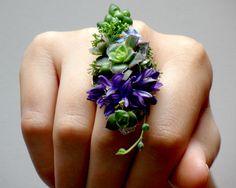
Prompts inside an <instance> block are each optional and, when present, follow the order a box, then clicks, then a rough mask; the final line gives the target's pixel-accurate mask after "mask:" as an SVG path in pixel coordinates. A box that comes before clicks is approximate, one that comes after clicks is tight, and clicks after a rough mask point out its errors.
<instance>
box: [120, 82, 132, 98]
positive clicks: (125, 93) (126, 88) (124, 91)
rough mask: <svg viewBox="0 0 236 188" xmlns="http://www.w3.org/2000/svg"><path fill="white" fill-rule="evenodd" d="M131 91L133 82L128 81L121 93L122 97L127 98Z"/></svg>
mask: <svg viewBox="0 0 236 188" xmlns="http://www.w3.org/2000/svg"><path fill="white" fill-rule="evenodd" d="M131 91H132V86H131V80H130V79H128V80H126V81H125V83H124V84H123V86H122V87H121V89H120V92H121V95H122V96H127V95H128V94H129V93H131Z"/></svg>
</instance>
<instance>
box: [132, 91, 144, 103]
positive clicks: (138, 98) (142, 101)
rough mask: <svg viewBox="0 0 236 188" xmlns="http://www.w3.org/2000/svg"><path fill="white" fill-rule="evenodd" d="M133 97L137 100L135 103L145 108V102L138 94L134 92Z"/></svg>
mask: <svg viewBox="0 0 236 188" xmlns="http://www.w3.org/2000/svg"><path fill="white" fill-rule="evenodd" d="M133 96H135V97H136V98H137V102H138V103H139V104H140V105H141V106H146V104H145V101H144V99H143V97H142V96H141V95H140V94H139V92H137V91H134V92H133Z"/></svg>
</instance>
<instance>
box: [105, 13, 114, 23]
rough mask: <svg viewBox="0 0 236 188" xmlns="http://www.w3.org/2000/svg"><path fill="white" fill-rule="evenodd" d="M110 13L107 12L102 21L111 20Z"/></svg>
mask: <svg viewBox="0 0 236 188" xmlns="http://www.w3.org/2000/svg"><path fill="white" fill-rule="evenodd" d="M112 18H113V17H112V15H110V14H107V15H106V16H105V18H104V21H106V22H111V21H112Z"/></svg>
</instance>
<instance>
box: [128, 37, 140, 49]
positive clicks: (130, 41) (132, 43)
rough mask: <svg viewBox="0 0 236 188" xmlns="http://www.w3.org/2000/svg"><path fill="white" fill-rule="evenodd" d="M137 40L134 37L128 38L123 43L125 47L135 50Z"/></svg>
mask: <svg viewBox="0 0 236 188" xmlns="http://www.w3.org/2000/svg"><path fill="white" fill-rule="evenodd" d="M138 40H139V38H138V37H137V36H134V35H130V36H128V38H127V39H126V41H125V45H126V46H128V47H131V48H135V47H136V45H137V43H138Z"/></svg>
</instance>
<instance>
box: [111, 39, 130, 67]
mask: <svg viewBox="0 0 236 188" xmlns="http://www.w3.org/2000/svg"><path fill="white" fill-rule="evenodd" d="M107 55H108V57H109V60H111V61H112V62H114V63H116V64H120V63H127V62H129V61H131V60H132V58H133V57H134V51H133V49H132V48H131V47H129V46H126V45H125V44H112V45H111V46H110V47H109V48H108V49H107Z"/></svg>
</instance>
